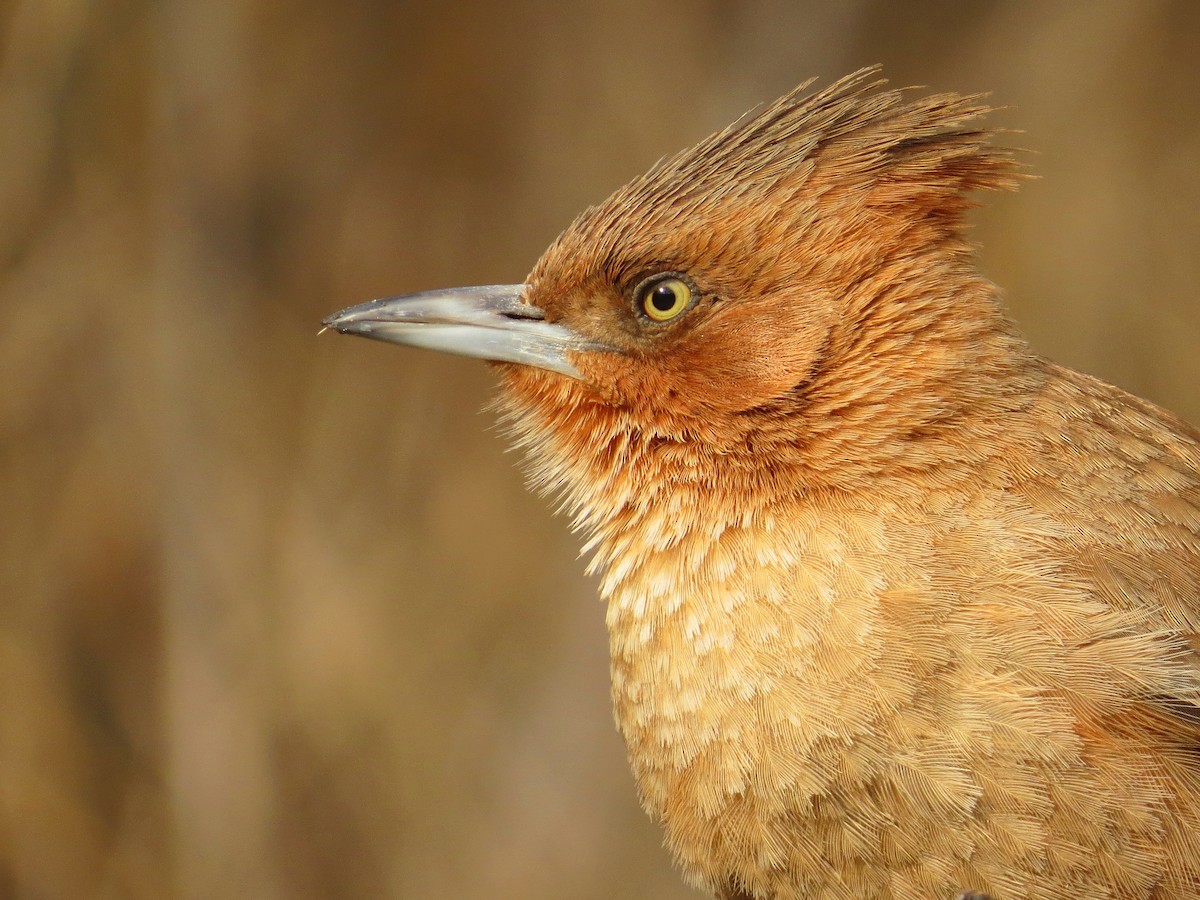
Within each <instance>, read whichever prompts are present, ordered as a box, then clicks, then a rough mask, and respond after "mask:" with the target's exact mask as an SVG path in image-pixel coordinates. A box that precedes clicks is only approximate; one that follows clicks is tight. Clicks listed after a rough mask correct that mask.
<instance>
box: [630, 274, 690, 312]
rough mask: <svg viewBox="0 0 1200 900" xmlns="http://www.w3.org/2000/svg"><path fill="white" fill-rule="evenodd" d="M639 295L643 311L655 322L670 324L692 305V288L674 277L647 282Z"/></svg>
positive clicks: (668, 276) (663, 277) (662, 277)
mask: <svg viewBox="0 0 1200 900" xmlns="http://www.w3.org/2000/svg"><path fill="white" fill-rule="evenodd" d="M638 295H639V296H638V302H640V303H641V305H642V311H643V312H644V313H645V314H646V315H647V316H649V317H650V318H651V319H653V320H654V321H655V322H669V321H670V320H671V319H674V318H675V317H676V316H678V315H679V314H680V313H682V312H683V311H684V310H686V309H687V308H688V307H690V306H691V305H692V286H691V285H690V284H688V283H687V282H686V281H684V280H683V279H682V278H676V277H675V276H673V275H667V276H661V277H659V278H654V279H651V280H650V281H647V282H646V283H645V284H644V285H643V286H642V287H641V288H640V289H639V291H638Z"/></svg>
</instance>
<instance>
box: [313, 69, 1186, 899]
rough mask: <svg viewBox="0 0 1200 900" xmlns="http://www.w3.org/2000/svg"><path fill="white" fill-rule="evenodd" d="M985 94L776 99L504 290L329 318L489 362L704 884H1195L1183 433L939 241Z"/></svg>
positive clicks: (999, 166)
mask: <svg viewBox="0 0 1200 900" xmlns="http://www.w3.org/2000/svg"><path fill="white" fill-rule="evenodd" d="M985 112H986V108H985V107H984V106H982V105H981V103H980V102H979V100H978V99H977V98H966V99H964V98H959V97H953V96H934V97H928V98H924V99H915V100H910V99H908V98H907V97H906V96H904V95H903V94H901V93H899V92H895V91H890V90H886V89H884V88H883V86H882V84H881V83H880V82H878V81H877V80H876V79H875V77H874V75H873V72H872V71H867V72H860V73H858V74H856V75H853V76H850V77H849V78H847V79H844V80H842V81H841V82H838V83H836V84H834V85H832V86H831V87H828V88H826V89H824V90H821V91H819V92H817V93H814V94H811V95H807V94H805V93H804V89H800V90H798V91H796V92H794V93H792V94H789V95H788V96H786V97H784V98H783V99H781V100H780V101H778V102H777V103H775V104H773V105H772V106H770V107H767V108H765V109H763V110H762V111H760V112H758V113H756V114H754V115H752V116H750V117H747V118H746V119H744V120H742V121H740V122H738V123H735V124H734V125H733V126H731V127H730V128H728V129H726V130H725V131H723V132H721V133H720V134H718V135H715V136H713V137H711V138H709V139H708V140H706V141H704V142H703V143H701V144H700V145H699V146H697V147H696V148H694V149H692V150H689V151H687V152H685V153H683V154H681V155H680V156H678V157H676V158H674V159H672V160H669V161H667V162H665V163H662V164H660V165H658V166H656V167H655V168H654V169H652V170H651V171H650V172H649V173H648V174H647V175H645V176H643V177H642V178H640V179H637V180H636V181H634V182H632V183H631V184H629V185H628V186H626V187H625V188H623V189H621V190H620V191H618V192H617V193H616V194H614V195H613V196H612V197H611V198H610V199H609V200H608V201H606V202H605V203H604V204H602V205H600V206H598V207H595V208H592V209H590V210H588V211H586V212H585V213H584V214H583V215H582V216H580V218H579V219H578V220H576V222H575V223H573V224H572V225H571V226H570V228H568V229H567V231H566V232H565V233H564V234H563V235H562V236H561V237H560V238H559V239H558V241H556V242H555V244H554V245H553V246H552V247H551V248H550V249H549V250H548V251H547V252H546V254H545V255H544V256H543V258H542V259H541V260H540V261H539V262H538V264H537V266H536V267H535V269H534V271H533V273H532V274H531V275H530V277H529V279H528V281H527V282H526V284H525V285H523V286H512V287H511V290H510V291H509V293H508V294H504V296H503V297H502V298H501V299H499V300H497V299H496V298H497V297H499V296H500V294H496V293H495V292H496V291H497V290H501V289H488V290H489V291H492V292H493V293H492V294H489V295H488V296H487V298H485V300H480V297H477V296H475V295H470V297H469V298H468V300H467V301H463V300H460V299H454V298H451V299H450V300H446V301H444V302H443V301H442V300H441V299H438V302H436V303H435V302H433V301H431V300H429V299H428V298H429V296H430V295H416V296H415V297H409V298H401V299H399V300H392V301H384V302H382V303H381V302H379V301H377V302H376V303H374V304H368V305H364V306H363V307H357V308H355V309H352V310H349V311H346V312H345V313H343V314H340V315H339V316H337V317H333V318H331V320H330V324H331V325H333V326H334V327H336V328H338V329H339V330H343V331H351V332H358V333H366V334H368V335H370V336H375V337H382V338H384V339H388V340H396V341H400V342H406V343H417V344H421V345H424V346H441V347H443V349H448V350H451V351H453V352H460V353H468V354H469V355H475V356H483V357H486V358H490V359H497V360H501V361H503V362H502V364H501V365H502V369H501V377H502V381H503V391H502V397H501V402H502V405H503V407H504V409H505V412H506V417H507V419H508V421H509V423H510V424H511V426H512V428H513V431H514V433H515V434H516V436H517V440H518V442H519V443H520V444H521V445H522V446H524V447H525V448H526V449H527V451H528V455H529V458H530V460H531V465H532V469H533V473H534V478H535V480H536V482H537V483H538V484H539V485H540V486H542V487H543V488H545V489H546V490H549V491H554V492H558V493H559V494H561V496H562V497H563V500H564V503H565V505H566V507H567V508H568V509H569V510H570V511H571V513H572V515H573V516H574V518H575V522H576V524H577V526H578V527H580V528H582V529H583V530H584V531H585V532H586V533H587V534H588V535H589V544H588V546H589V547H590V548H591V549H592V550H593V551H594V556H593V561H592V567H593V568H594V569H595V570H597V571H599V572H601V573H602V581H601V594H602V596H603V598H604V599H605V600H606V602H607V605H608V613H607V621H608V626H609V631H610V635H611V651H612V676H613V700H614V705H615V710H616V718H617V723H618V727H619V728H620V731H621V733H622V735H623V736H624V738H625V741H626V745H627V747H628V752H629V759H630V763H631V765H632V767H633V771H634V774H635V776H636V779H637V784H638V788H639V791H640V794H641V797H642V802H643V805H644V806H645V808H646V810H647V811H648V812H649V813H650V815H651V816H653V817H654V818H655V819H656V820H657V821H659V822H660V823H661V824H662V826H663V828H664V829H665V833H666V841H667V845H668V846H669V848H670V850H671V852H672V853H673V854H674V856H675V858H676V859H677V860H678V862H679V864H680V865H681V867H682V869H683V871H684V874H685V876H686V877H687V878H688V880H689V881H691V882H692V883H694V884H696V885H697V886H699V887H701V888H702V889H704V890H706V891H707V892H708V893H710V894H712V895H715V896H718V897H723V898H751V897H752V898H760V900H793V898H802V897H804V898H807V897H828V898H872V897H880V898H892V897H895V898H900V897H911V898H926V897H931V898H952V897H955V896H957V895H959V893H960V892H978V893H979V894H986V895H989V896H991V897H992V898H994V900H1015V898H1038V897H1045V898H1053V897H1080V898H1083V897H1087V898H1101V897H1111V898H1151V897H1154V898H1183V897H1193V896H1196V895H1197V894H1200V661H1198V659H1197V656H1196V652H1197V648H1198V647H1200V644H1198V643H1197V639H1196V635H1197V634H1198V633H1200V434H1198V433H1197V432H1196V431H1195V430H1193V429H1191V428H1190V427H1188V426H1187V425H1184V424H1183V423H1181V422H1179V421H1178V420H1177V419H1175V418H1174V417H1172V416H1171V415H1170V414H1168V413H1166V412H1164V411H1162V410H1160V409H1158V408H1156V407H1154V406H1153V405H1151V404H1149V403H1147V402H1145V401H1141V400H1138V399H1137V398H1134V397H1131V396H1130V395H1128V394H1125V393H1123V392H1122V391H1120V390H1118V389H1116V388H1114V387H1111V386H1110V385H1107V384H1104V383H1102V382H1099V381H1097V380H1095V379H1092V378H1089V377H1087V376H1085V375H1080V374H1078V373H1075V372H1072V371H1070V370H1067V369H1063V368H1060V367H1058V366H1055V365H1053V364H1052V363H1049V362H1046V361H1044V360H1042V359H1040V358H1038V357H1036V356H1035V355H1033V354H1032V353H1031V352H1030V350H1029V349H1028V347H1027V346H1026V344H1025V342H1024V340H1023V339H1022V338H1021V337H1020V336H1019V335H1018V334H1017V332H1016V331H1015V330H1014V328H1013V326H1012V325H1011V324H1010V323H1009V322H1008V321H1007V319H1006V318H1005V317H1004V314H1003V311H1002V309H1001V305H1000V302H999V300H998V296H997V290H996V288H995V287H994V286H993V285H991V284H990V283H988V282H987V281H986V280H985V279H984V278H982V277H981V276H980V274H979V273H978V271H977V270H976V268H975V265H974V263H973V260H972V253H971V248H970V246H969V244H968V243H967V242H966V240H965V238H964V234H963V231H964V224H963V214H964V212H965V210H966V209H967V208H968V207H969V206H970V199H969V196H968V195H969V194H970V192H972V191H974V190H976V189H980V188H1001V187H1007V186H1010V185H1011V184H1012V182H1013V179H1014V173H1015V166H1014V163H1013V162H1012V160H1011V158H1010V156H1009V155H1008V154H1007V153H1005V152H1004V151H1002V150H998V149H996V148H994V147H993V146H992V145H991V144H990V142H989V137H990V136H989V134H988V132H987V131H985V130H984V129H982V127H981V126H980V125H979V124H978V120H979V118H980V116H981V115H982V114H983V113H985ZM501 293H503V291H501ZM481 296H482V295H481ZM448 303H458V304H463V303H468V305H469V304H473V305H472V306H471V311H470V312H469V313H468V312H463V311H462V310H464V309H466V306H462V307H461V309H460V306H454V307H453V310H458V311H457V312H455V311H452V307H451V306H449V305H446V304H448ZM485 313H486V315H487V316H491V318H485ZM438 329H441V330H440V331H439V330H438ZM468 332H469V334H468ZM451 333H453V337H443V334H445V335H450V334H451ZM518 339H519V340H518ZM497 341H499V342H500V344H497V343H496V342H497ZM439 342H442V343H439ZM497 347H499V349H497ZM531 348H532V349H531ZM522 354H524V355H522Z"/></svg>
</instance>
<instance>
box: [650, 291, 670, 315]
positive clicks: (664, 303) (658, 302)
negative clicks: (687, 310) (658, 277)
mask: <svg viewBox="0 0 1200 900" xmlns="http://www.w3.org/2000/svg"><path fill="white" fill-rule="evenodd" d="M650 302H651V303H653V304H654V308H655V309H657V310H658V311H659V312H670V310H671V309H672V308H674V306H675V302H676V300H675V292H674V291H673V290H671V289H670V288H669V287H667V286H666V285H665V284H660V285H659V286H658V287H656V288H655V289H654V293H653V294H651V295H650Z"/></svg>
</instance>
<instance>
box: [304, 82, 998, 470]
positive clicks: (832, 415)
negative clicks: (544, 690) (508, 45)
mask: <svg viewBox="0 0 1200 900" xmlns="http://www.w3.org/2000/svg"><path fill="white" fill-rule="evenodd" d="M806 88H807V85H805V86H802V87H801V88H799V89H797V90H796V91H794V92H792V93H791V94H788V95H787V96H785V97H783V98H782V99H780V100H779V101H777V102H776V103H774V104H772V105H770V106H768V107H765V108H763V109H761V110H758V111H755V112H753V113H751V114H748V115H747V116H745V117H743V119H741V120H739V121H738V122H735V123H734V124H733V125H731V126H730V127H729V128H727V129H725V130H724V131H722V132H720V133H718V134H716V135H713V136H712V137H710V138H708V139H706V140H705V141H703V142H702V143H700V144H699V145H697V146H696V147H694V148H692V149H690V150H687V151H685V152H683V153H682V154H680V155H678V156H676V157H674V158H672V159H669V160H666V161H664V162H661V163H659V164H658V165H656V166H655V167H654V168H652V169H651V170H650V171H649V172H648V173H647V174H645V175H644V176H642V177H640V178H638V179H636V180H634V181H633V182H631V183H630V184H628V185H626V186H625V187H623V188H621V189H620V190H619V191H617V192H616V193H615V194H614V195H613V196H612V197H610V198H609V199H608V200H607V201H605V202H604V203H603V204H601V205H599V206H596V207H593V208H591V209H588V210H587V211H585V212H584V213H583V214H582V215H581V216H580V217H579V218H578V219H577V220H576V221H575V222H574V223H572V225H571V226H570V227H569V228H568V229H567V230H566V231H565V232H564V233H563V234H562V235H561V236H560V237H559V238H558V240H557V241H555V243H554V244H553V245H552V246H551V247H550V248H549V249H548V250H547V251H546V253H545V254H544V255H543V257H542V258H541V260H540V261H539V262H538V263H537V265H536V266H535V268H534V270H533V272H532V273H531V274H530V276H529V278H528V280H527V281H526V283H525V284H522V285H511V286H490V287H484V288H468V289H461V290H448V291H436V292H431V293H426V294H416V295H410V296H407V297H399V298H393V299H387V300H381V301H374V302H372V303H368V304H363V305H361V306H358V307H353V308H351V309H349V310H346V311H344V312H342V313H339V314H337V315H336V316H333V317H332V318H330V319H329V320H328V322H327V324H329V325H330V326H332V327H333V328H336V329H338V330H339V331H343V332H352V333H358V334H363V335H366V336H368V337H375V338H380V339H383V340H389V341H395V342H398V343H408V344H414V345H417V346H423V347H431V348H435V349H440V350H445V351H449V352H453V353H461V354H465V355H469V356H477V357H483V358H485V359H489V360H493V361H496V362H499V363H500V364H501V366H502V369H503V381H504V397H503V402H504V405H505V406H506V407H507V409H508V410H509V411H510V412H511V413H513V418H514V421H515V422H516V424H517V428H518V431H519V432H521V433H522V436H523V437H524V438H525V439H526V440H527V441H528V442H530V443H531V444H533V445H535V446H536V447H537V448H538V449H539V450H541V449H543V448H544V447H549V449H550V450H551V451H552V452H551V455H552V456H554V457H555V458H556V459H557V460H558V462H557V463H554V464H550V465H549V469H550V471H548V473H547V474H546V476H545V477H546V479H547V480H548V481H551V482H559V483H562V482H563V481H566V480H569V473H567V470H568V469H570V468H572V467H573V466H575V465H576V464H577V463H580V461H581V460H585V459H586V460H592V461H590V462H588V463H587V464H588V465H596V464H597V463H595V462H594V460H595V459H596V458H597V457H598V456H601V455H603V454H606V453H607V454H608V455H609V456H611V457H613V458H614V459H615V460H617V461H619V462H628V461H629V459H630V458H631V455H637V454H638V453H639V452H642V451H645V449H646V448H647V447H650V446H654V447H660V448H663V447H667V448H669V447H675V448H679V447H688V448H690V451H691V452H692V456H693V460H692V461H691V462H690V463H689V462H688V461H686V460H684V461H681V462H680V465H681V466H684V467H685V468H686V466H688V465H692V466H693V467H694V466H695V465H696V463H695V459H694V457H696V456H697V455H699V456H704V455H709V456H714V457H716V456H719V457H720V458H721V459H722V461H723V464H726V465H727V464H730V463H733V462H734V461H736V460H739V459H741V460H743V462H744V461H745V459H746V458H747V457H748V456H749V455H759V454H761V451H763V450H764V448H771V449H773V450H774V456H773V457H772V459H774V460H775V462H776V463H777V464H778V463H779V461H780V459H781V456H780V454H781V453H782V454H783V456H788V455H789V454H791V456H790V458H794V459H796V460H807V462H806V463H805V464H806V465H810V466H814V465H815V463H814V460H815V459H817V457H818V456H819V455H821V454H822V453H823V454H825V455H826V456H828V455H829V454H833V455H837V456H842V457H844V456H846V455H848V454H849V455H853V453H855V452H859V453H860V454H861V453H866V454H867V455H868V456H869V455H870V453H871V452H873V450H872V448H874V449H875V450H878V448H879V447H880V446H882V444H883V443H884V442H883V441H882V439H881V438H880V436H879V434H872V433H871V431H872V430H873V429H874V430H876V431H880V430H881V433H882V432H886V431H894V432H896V433H897V434H896V436H897V437H899V438H901V439H904V440H908V439H910V438H911V437H912V436H913V435H914V434H919V433H922V432H923V430H928V429H933V428H935V427H936V425H937V423H938V422H939V421H944V420H946V418H947V416H952V414H953V410H952V409H951V408H950V407H952V406H953V404H954V401H953V399H952V397H953V396H954V395H956V393H961V391H962V388H963V384H964V383H965V381H966V380H969V378H968V376H970V375H971V374H972V373H975V374H977V373H978V370H979V369H980V367H981V366H982V365H983V364H984V363H985V362H986V357H987V356H988V354H989V352H991V351H994V349H995V348H991V350H989V346H985V345H987V344H988V340H989V339H990V338H991V337H993V336H994V335H1010V330H1009V329H1007V328H1006V327H1005V325H1004V321H1003V317H1002V315H1001V314H1000V312H999V309H998V305H997V304H996V302H995V299H994V297H993V291H992V290H991V289H990V286H988V285H986V282H983V281H982V279H980V278H979V277H978V276H977V275H976V274H975V271H974V268H973V266H972V264H971V260H970V252H969V247H968V245H967V244H966V242H965V240H964V238H963V230H964V223H963V215H964V213H965V211H966V210H967V209H968V208H969V207H970V206H971V202H970V200H969V196H968V195H969V194H970V193H971V192H972V191H973V190H975V189H978V188H995V187H1001V186H1007V185H1009V184H1011V183H1012V180H1013V177H1014V169H1015V164H1014V163H1013V161H1012V160H1011V158H1010V156H1009V155H1008V154H1007V153H1006V152H1005V151H1003V150H998V149H996V148H993V147H991V146H990V144H989V142H988V138H989V134H988V133H987V132H986V131H984V130H982V129H981V128H980V127H979V126H978V125H977V124H975V123H976V120H977V119H978V118H979V116H980V115H981V114H982V113H984V112H985V111H986V108H985V107H984V106H982V105H981V103H980V101H979V98H961V97H956V96H948V95H940V96H932V97H926V98H921V99H916V100H909V99H908V98H907V97H906V96H905V95H904V94H903V93H901V92H899V91H893V90H887V89H885V88H884V87H883V82H882V81H881V80H880V79H879V78H878V76H877V72H876V71H875V70H864V71H862V72H859V73H857V74H855V75H852V76H850V77H848V78H846V79H843V80H842V81H840V82H838V83H836V84H833V85H831V86H829V87H827V88H825V89H824V90H821V91H818V92H816V93H811V94H809V93H806ZM992 355H996V354H995V353H992ZM1001 355H1002V354H1001ZM822 442H824V443H823V444H822ZM822 446H823V448H824V449H822ZM785 448H786V449H785ZM856 448H857V449H856ZM747 451H748V452H747ZM616 464H617V462H613V463H611V465H616ZM746 464H747V465H750V466H753V465H755V464H754V463H746ZM602 465H606V466H607V465H608V464H602ZM593 477H594V476H593Z"/></svg>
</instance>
